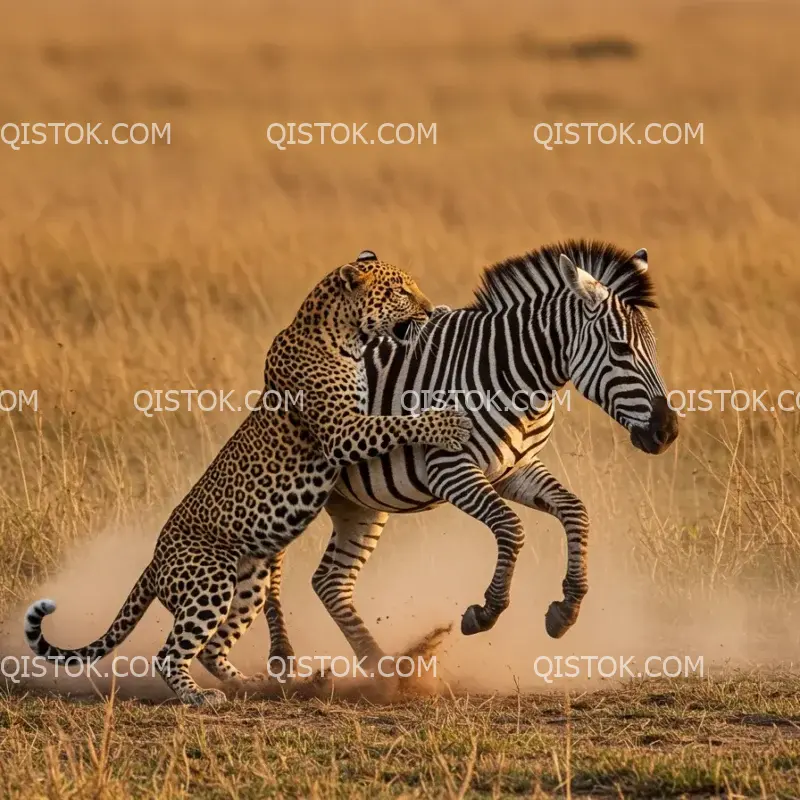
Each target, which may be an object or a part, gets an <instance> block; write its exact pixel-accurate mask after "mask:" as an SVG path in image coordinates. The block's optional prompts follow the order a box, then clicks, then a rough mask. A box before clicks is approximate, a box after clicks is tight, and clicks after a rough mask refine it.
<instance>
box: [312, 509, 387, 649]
mask: <svg viewBox="0 0 800 800" xmlns="http://www.w3.org/2000/svg"><path fill="white" fill-rule="evenodd" d="M326 509H327V511H328V514H329V515H330V517H331V520H332V521H333V532H332V534H331V538H330V542H329V543H328V547H327V549H326V550H325V554H324V555H323V556H322V561H320V564H319V567H317V571H316V572H315V573H314V577H313V579H312V582H311V583H312V586H313V587H314V591H315V592H316V593H317V596H318V597H319V598H320V600H322V602H323V604H324V605H325V608H326V609H327V610H328V613H329V614H330V615H331V617H332V618H333V621H334V622H335V623H336V624H337V625H338V626H339V629H340V630H341V632H342V633H343V634H344V636H345V638H346V639H347V641H348V643H349V644H350V646H351V647H352V648H353V652H354V653H355V654H356V656H357V657H358V658H366V659H367V661H368V663H376V662H377V661H379V660H380V658H381V657H382V656H383V651H382V650H381V648H380V647H379V646H378V643H377V642H376V641H375V639H373V638H372V634H371V633H370V632H369V629H368V628H367V626H366V624H365V623H364V620H362V619H361V617H360V616H359V615H358V613H357V611H356V607H355V603H354V602H353V592H354V589H355V584H356V580H357V578H358V574H359V572H360V570H361V568H362V567H363V566H364V564H366V563H367V559H368V558H369V557H370V556H371V555H372V551H373V550H374V549H375V547H376V546H377V544H378V539H379V538H380V535H381V532H382V531H383V526H384V525H385V524H386V520H387V519H388V518H389V515H388V514H387V513H386V512H384V511H373V510H370V509H367V508H362V507H361V506H357V505H355V504H353V503H350V502H349V501H347V500H344V499H343V498H340V497H339V496H338V495H336V496H334V497H332V498H331V500H329V501H328V505H327V506H326Z"/></svg>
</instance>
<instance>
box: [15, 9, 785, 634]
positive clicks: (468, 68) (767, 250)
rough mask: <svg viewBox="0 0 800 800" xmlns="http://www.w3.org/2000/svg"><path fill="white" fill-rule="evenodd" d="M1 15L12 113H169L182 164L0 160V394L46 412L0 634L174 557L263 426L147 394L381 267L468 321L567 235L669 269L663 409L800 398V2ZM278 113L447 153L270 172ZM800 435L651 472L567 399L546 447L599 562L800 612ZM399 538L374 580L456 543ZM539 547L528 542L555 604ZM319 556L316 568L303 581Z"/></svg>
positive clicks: (773, 437)
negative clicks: (118, 569)
mask: <svg viewBox="0 0 800 800" xmlns="http://www.w3.org/2000/svg"><path fill="white" fill-rule="evenodd" d="M2 16H3V19H4V24H3V25H2V26H0V63H2V72H3V75H4V80H3V81H2V83H1V84H0V117H2V121H3V122H5V121H14V122H22V121H30V122H34V121H78V122H104V123H106V125H108V126H110V125H112V124H113V123H115V122H119V121H122V122H129V123H133V122H145V123H148V124H149V123H151V122H156V123H158V124H159V125H162V124H163V123H165V122H169V123H170V125H171V144H169V145H166V144H164V143H158V144H156V145H150V146H148V145H142V146H133V145H128V146H106V147H104V146H99V145H92V146H86V145H75V146H68V145H59V146H56V145H53V144H47V145H42V146H28V147H23V148H22V149H21V150H20V151H19V152H15V151H13V150H12V149H11V148H9V147H6V146H0V176H2V180H0V286H2V291H1V292H0V388H2V389H12V390H15V391H16V390H18V389H23V390H26V391H29V392H30V391H31V390H33V389H36V390H38V396H39V411H38V413H34V412H33V411H32V410H31V409H22V410H20V411H16V412H9V413H5V414H3V415H2V416H0V612H3V611H6V610H9V609H10V608H12V607H16V606H17V605H19V604H21V603H26V602H28V601H29V600H30V599H31V592H32V590H33V586H34V584H35V583H37V582H38V581H40V580H41V579H42V578H43V577H44V576H45V575H47V574H53V573H55V572H57V571H58V569H59V565H60V564H61V563H62V560H63V558H64V557H65V554H66V553H67V551H68V550H69V549H70V548H72V547H73V546H74V545H76V544H77V543H80V542H82V541H84V540H85V538H86V537H87V536H89V535H91V534H93V533H95V534H96V533H98V532H99V531H103V530H107V529H109V528H117V529H125V530H129V529H134V528H135V527H136V526H140V527H141V530H142V534H141V535H142V536H145V537H148V538H150V539H152V538H154V537H155V534H156V532H157V530H158V523H159V521H161V520H163V519H164V518H165V516H166V514H167V513H168V511H169V510H170V509H171V508H172V506H173V505H174V503H175V502H177V500H178V499H179V498H180V497H181V496H182V494H183V492H185V491H186V490H187V489H188V487H189V486H190V485H191V483H192V481H193V480H194V479H196V477H197V476H198V475H199V474H200V472H201V471H202V469H203V468H204V466H205V464H206V463H207V462H208V460H209V459H210V458H211V457H212V456H213V454H214V453H215V451H216V449H217V448H218V447H219V446H220V444H221V443H222V442H223V441H224V439H225V438H226V437H227V436H228V435H229V434H230V433H231V432H232V431H233V430H234V429H235V427H236V426H237V425H238V424H239V422H240V421H241V419H242V417H243V413H242V414H235V413H230V412H228V413H219V414H203V413H199V412H196V413H190V412H187V411H182V412H180V413H174V414H161V415H157V416H156V417H155V418H147V417H145V416H144V415H143V414H141V413H139V412H137V411H136V410H135V408H134V405H133V397H134V394H135V392H137V391H138V390H140V389H155V388H161V389H167V388H189V387H196V388H213V389H221V390H224V391H228V390H235V391H236V392H237V393H238V395H239V396H241V395H243V393H244V392H246V391H247V390H249V389H254V388H255V389H257V388H259V387H260V385H261V370H262V364H263V356H264V353H265V351H266V349H267V347H268V345H269V343H270V341H271V338H272V336H273V335H274V334H275V333H276V332H277V331H278V330H279V329H280V328H281V327H282V326H283V325H285V324H286V323H288V321H289V320H290V319H291V317H292V316H293V314H294V312H295V310H296V308H297V306H298V305H299V303H300V301H301V300H302V298H303V297H304V296H305V294H306V292H307V291H308V289H309V288H310V287H311V286H312V284H313V283H314V282H315V281H316V280H317V279H318V278H319V277H321V276H322V275H323V274H324V273H325V272H326V271H328V270H329V269H331V268H333V267H334V266H336V265H338V264H340V263H343V262H345V261H348V260H350V259H351V258H353V257H354V256H355V255H356V253H358V252H359V251H360V250H361V249H363V248H371V249H374V250H376V251H377V253H378V254H379V255H380V256H381V257H382V258H384V259H386V260H390V261H393V262H395V263H397V264H399V265H402V266H404V267H407V268H408V269H410V270H411V271H412V272H413V273H414V274H415V275H416V276H417V277H418V278H419V281H420V284H421V286H422V287H423V289H424V290H425V291H426V292H427V293H428V294H429V295H430V296H431V298H432V299H433V300H434V301H435V302H439V303H448V304H450V305H453V306H457V305H461V304H466V303H468V302H469V301H470V299H471V296H472V290H473V289H474V287H475V286H477V284H478V280H479V275H480V272H481V270H482V269H483V267H484V266H486V265H487V264H489V263H492V262H493V261H496V260H500V259H503V258H506V257H508V256H511V255H514V254H518V253H521V252H524V251H526V250H529V249H533V248H535V247H537V246H539V245H542V244H545V243H547V242H550V241H553V240H559V239H564V238H568V237H590V238H601V239H607V240H609V241H611V242H614V243H615V244H617V245H619V246H621V247H625V248H629V249H631V250H633V249H636V248H638V247H647V248H648V250H649V253H650V263H651V269H652V272H653V276H654V279H655V281H656V285H657V289H658V296H659V300H660V304H661V309H660V310H659V311H657V312H654V313H653V314H652V315H651V319H652V320H653V322H654V325H655V327H656V330H657V333H658V336H659V347H660V358H661V363H662V369H663V373H664V375H665V377H666V380H667V382H668V385H669V386H670V387H671V388H676V389H683V390H686V389H690V388H695V389H699V388H719V389H726V388H744V389H747V390H762V389H768V390H771V392H772V397H773V399H774V398H775V397H776V396H777V393H778V392H780V391H781V390H783V389H792V390H794V391H799V390H800V375H799V374H798V373H800V363H799V362H798V351H799V350H800V334H799V333H798V319H797V316H798V312H797V308H798V303H800V268H799V267H798V243H800V234H798V226H797V222H798V194H797V191H798V184H797V176H798V174H800V156H799V155H798V144H797V142H798V139H797V130H798V127H799V126H800V84H799V83H798V82H797V75H798V73H799V72H800V49H798V47H797V42H796V31H797V26H798V23H800V8H798V7H796V6H793V5H791V4H785V5H780V4H774V5H767V4H754V3H753V4H750V3H741V4H738V3H731V4H725V5H724V7H723V6H722V5H721V4H716V3H663V4H656V3H625V4H622V3H619V4H618V3H602V4H600V3H597V4H595V3H539V4H530V3H523V2H515V3H512V2H504V3H499V4H494V3H485V2H452V1H451V2H445V0H438V1H437V2H424V3H423V2H396V1H395V2H385V3H380V4H376V3H371V2H366V0H364V1H362V2H359V1H357V0H347V2H342V3H326V2H323V1H322V0H314V2H308V3H305V4H303V5H302V6H301V7H298V6H296V5H294V4H292V3H289V2H281V3H265V4H263V5H256V4H253V3H244V2H227V3H225V4H214V3H210V2H203V3H189V2H171V3H168V4H167V3H158V2H154V0H146V1H145V2H140V3H137V4H135V5H114V6H113V7H112V6H111V5H110V4H103V3H99V2H96V3H92V2H87V0H75V2H72V3H70V4H69V5H68V6H65V5H63V4H60V3H56V2H46V3H36V4H32V5H27V4H13V5H12V4H8V3H4V4H3V10H2ZM289 121H294V122H301V121H312V122H313V121H330V122H346V123H356V124H361V123H362V122H367V123H370V127H371V128H372V129H373V130H374V127H375V126H377V125H379V124H380V123H382V122H393V123H402V122H410V123H412V124H415V125H416V123H417V122H422V123H424V125H425V126H426V127H428V126H429V125H430V124H431V123H435V124H436V126H437V141H436V144H435V145H434V144H433V143H432V142H430V141H427V142H423V143H422V144H421V145H419V146H415V145H408V146H400V145H393V146H364V145H360V146H352V145H344V146H335V145H318V144H314V145H310V146H296V147H290V148H289V149H288V150H286V151H279V150H278V149H276V148H275V147H273V146H271V145H270V144H269V143H268V142H267V141H266V140H265V131H266V129H267V126H268V125H269V124H270V123H272V122H289ZM556 121H563V122H569V121H577V122H580V121H599V122H603V121H610V122H615V123H616V122H623V123H628V122H635V123H637V129H638V130H639V131H641V130H642V129H643V127H644V126H645V125H646V124H647V123H649V122H661V123H667V122H678V123H681V124H682V123H684V122H689V123H692V125H693V126H695V125H696V124H697V123H700V122H702V123H703V126H704V143H703V144H702V145H701V144H700V143H699V142H698V141H692V142H689V143H688V144H686V145H673V146H668V145H659V146H646V145H643V146H631V145H625V146H619V145H609V146H602V145H599V144H594V145H588V144H580V145H577V146H563V147H556V148H555V149H554V150H553V151H551V152H548V151H546V150H545V149H544V148H542V147H541V146H539V145H537V144H536V143H535V142H534V141H533V128H534V126H535V125H536V124H537V123H540V122H556ZM799 420H800V411H798V412H797V413H795V414H790V413H781V414H776V415H770V414H769V413H764V412H757V413H752V414H751V413H743V414H732V413H721V412H716V411H715V412H713V413H694V414H689V415H688V417H687V418H686V419H685V420H684V421H683V428H682V434H681V437H680V439H679V441H678V443H677V445H676V447H675V448H674V449H673V450H671V451H670V452H669V453H668V454H666V455H664V456H663V457H661V458H658V459H651V458H648V457H646V456H644V455H643V454H640V453H635V452H633V451H632V449H631V448H630V445H629V444H628V442H627V437H626V436H625V434H624V432H623V431H621V429H619V428H616V427H615V426H614V424H613V423H612V422H611V421H610V420H609V419H608V418H606V417H605V416H604V415H603V414H602V413H600V412H599V411H598V410H596V409H593V408H590V407H589V404H588V403H587V402H585V401H583V400H580V399H578V398H577V396H576V395H575V393H574V392H573V398H572V410H571V412H569V413H563V414H562V415H561V419H560V421H559V424H558V431H557V436H556V437H555V440H554V442H553V443H552V444H551V445H550V446H549V448H548V450H547V451H546V452H545V458H546V460H547V461H548V463H549V464H550V465H551V466H552V467H553V469H554V471H555V472H556V473H557V474H559V475H561V476H562V477H563V478H565V479H566V480H568V482H569V483H570V485H571V487H572V488H573V489H574V490H575V491H576V492H577V493H578V494H579V495H580V496H582V497H583V498H584V499H585V500H586V502H587V505H588V506H589V510H590V513H591V515H592V520H593V524H594V527H595V530H596V531H597V532H598V534H597V540H598V541H597V543H596V544H593V553H594V552H595V551H596V552H598V553H599V554H601V553H603V552H605V553H606V554H607V559H610V560H611V561H613V560H616V561H617V562H618V563H622V564H623V567H624V570H625V574H628V575H635V574H640V575H641V576H642V577H643V579H645V580H646V581H647V582H648V586H649V587H650V590H651V591H653V592H655V593H662V595H663V597H665V598H667V599H668V598H670V597H673V596H675V595H676V594H681V595H683V596H691V597H692V598H703V597H704V596H705V595H704V593H705V592H708V591H710V590H713V589H715V588H723V589H724V588H725V587H730V588H731V590H734V589H735V590H737V591H738V590H741V589H742V588H743V587H744V588H746V587H748V586H752V587H754V589H753V591H754V592H755V593H756V594H758V596H759V597H772V598H775V599H776V600H777V601H779V602H781V603H784V604H785V605H784V608H786V607H788V606H791V607H793V608H794V607H796V602H797V601H796V600H795V599H794V598H795V597H796V596H797V588H798V582H799V581H800V515H799V514H798V499H799V495H800V491H799V487H798V477H800V453H799V452H798V431H799V430H800V425H799V424H798V421H799ZM436 513H437V514H438V513H447V512H436ZM446 518H447V519H451V520H455V519H460V518H458V517H455V516H451V517H446ZM429 519H432V518H427V517H426V524H428V520H429ZM525 519H526V521H529V522H530V526H531V529H532V530H533V529H534V527H535V526H536V525H538V526H540V527H541V526H543V525H545V526H549V527H550V528H551V529H552V531H553V532H557V531H558V527H557V525H555V524H554V523H550V522H547V521H544V520H542V519H540V518H539V517H537V516H536V515H534V514H532V513H531V514H526V515H525ZM459 524H460V525H464V524H465V523H464V522H463V520H461V521H460V522H459ZM393 525H394V526H397V528H398V529H400V530H405V531H406V532H407V536H405V537H393V538H392V541H390V542H387V543H386V545H385V547H384V546H382V548H381V549H379V551H378V553H377V554H376V556H375V559H376V562H380V560H381V559H384V561H383V563H387V562H386V559H391V558H392V553H393V552H394V553H397V552H398V550H399V549H400V548H402V549H405V550H406V551H409V552H411V553H412V554H413V553H414V552H415V551H418V552H420V554H422V552H423V547H422V543H423V542H425V541H429V540H430V539H432V538H433V537H436V536H438V535H439V533H438V532H437V531H434V530H426V529H423V524H422V522H420V518H418V517H415V518H408V519H404V520H396V521H395V522H394V523H393ZM326 527H327V523H325V522H322V521H321V522H319V523H317V524H316V525H315V530H317V531H320V530H321V529H324V528H326ZM469 533H470V535H474V536H475V537H479V538H481V540H482V541H483V542H484V543H485V546H486V552H487V553H489V554H490V553H491V542H488V541H486V534H485V533H484V532H482V531H479V530H478V528H477V527H475V526H473V527H470V528H469ZM426 537H428V539H426ZM548 541H552V544H551V545H548V546H550V548H551V549H550V550H549V551H548V550H547V549H546V546H545V545H543V544H541V543H540V542H539V537H538V536H534V535H531V536H530V538H529V547H532V548H534V549H536V548H538V550H537V552H539V553H540V554H541V553H544V557H542V556H540V563H539V565H538V567H537V569H539V570H541V571H542V572H546V573H547V574H548V575H550V576H551V577H552V579H553V581H554V582H555V581H557V580H558V579H560V574H561V566H560V564H561V561H560V559H561V558H563V544H562V541H561V537H560V536H557V535H553V536H551V537H549V540H548ZM323 542H324V534H322V533H319V534H314V535H312V536H311V537H310V538H308V537H306V539H304V540H303V541H302V542H301V543H299V544H298V545H297V548H298V551H299V552H302V551H303V550H304V549H305V550H308V551H309V552H310V555H309V556H308V559H309V562H308V563H309V564H311V562H312V561H313V560H314V556H315V555H316V554H318V553H319V550H320V548H321V547H322V546H323ZM543 547H544V548H545V549H541V548H543ZM594 548H596V550H595V549H594ZM384 550H385V553H383V551H384ZM420 559H422V555H420ZM542 562H543V563H542ZM599 563H601V564H602V563H603V561H602V557H601V559H600V562H599ZM608 563H610V561H609V562H608ZM311 568H313V567H311ZM440 568H442V569H443V567H440ZM113 569H114V565H113V564H109V565H108V570H109V572H113ZM137 569H138V567H137ZM453 569H454V570H455V569H456V568H455V567H453ZM488 569H489V562H488V561H487V563H486V564H485V570H484V572H486V571H488ZM367 572H369V569H368V570H367ZM87 580H91V578H90V577H87ZM411 585H412V587H413V581H412V583H411ZM481 586H483V583H482V582H479V583H476V588H478V587H481ZM120 591H123V589H122V587H120ZM429 591H430V589H429V588H427V587H425V586H423V585H420V587H419V592H420V593H426V592H429ZM591 597H592V595H591V594H590V598H591ZM543 610H544V609H542V611H543ZM110 613H112V612H111V610H110V608H109V614H110ZM537 614H538V609H537ZM109 618H110V617H109ZM97 624H98V625H99V624H101V623H100V622H99V620H98V621H97Z"/></svg>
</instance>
